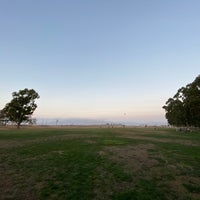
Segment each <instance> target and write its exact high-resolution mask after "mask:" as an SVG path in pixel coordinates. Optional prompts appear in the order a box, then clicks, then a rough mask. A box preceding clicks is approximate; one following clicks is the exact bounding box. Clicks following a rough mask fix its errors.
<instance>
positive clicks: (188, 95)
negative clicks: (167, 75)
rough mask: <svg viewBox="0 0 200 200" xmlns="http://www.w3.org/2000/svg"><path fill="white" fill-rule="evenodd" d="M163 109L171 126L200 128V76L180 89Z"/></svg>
mask: <svg viewBox="0 0 200 200" xmlns="http://www.w3.org/2000/svg"><path fill="white" fill-rule="evenodd" d="M163 108H164V109H165V111H166V115H165V116H166V118H167V120H168V123H169V124H170V125H173V126H194V127H200V75H199V76H197V77H196V79H195V80H194V81H193V82H192V83H190V84H188V85H186V87H182V88H180V89H179V90H178V91H177V93H176V94H175V95H174V97H173V98H169V99H168V100H167V102H166V103H165V105H164V106H163Z"/></svg>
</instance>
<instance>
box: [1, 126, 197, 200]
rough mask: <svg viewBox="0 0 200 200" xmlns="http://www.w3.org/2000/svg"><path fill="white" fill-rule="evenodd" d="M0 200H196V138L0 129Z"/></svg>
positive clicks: (166, 133) (138, 131)
mask: <svg viewBox="0 0 200 200" xmlns="http://www.w3.org/2000/svg"><path fill="white" fill-rule="evenodd" d="M0 199H15V200H24V199H48V200H49V199H56V200H62V199H70V200H77V199H80V200H90V199H97V200H103V199H105V200H109V199H114V200H131V199H136V200H149V199H152V200H158V199H169V200H171V199H181V200H189V199H200V132H192V133H183V132H176V131H175V130H173V129H164V128H163V129H161V128H156V129H155V128H128V127H126V128H101V127H96V128H94V127H93V128H92V127H91V128H86V127H85V128H78V127H77V128H64V127H63V128H55V127H52V128H22V129H20V130H17V129H13V128H12V129H8V128H7V129H3V128H0Z"/></svg>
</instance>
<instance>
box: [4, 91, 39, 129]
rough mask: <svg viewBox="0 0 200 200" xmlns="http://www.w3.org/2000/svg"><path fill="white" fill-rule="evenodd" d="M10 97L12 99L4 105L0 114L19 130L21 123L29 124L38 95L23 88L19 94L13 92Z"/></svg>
mask: <svg viewBox="0 0 200 200" xmlns="http://www.w3.org/2000/svg"><path fill="white" fill-rule="evenodd" d="M12 96H13V99H12V100H11V101H10V102H9V103H7V104H6V106H5V108H4V109H3V111H2V112H3V114H4V116H6V117H7V118H8V119H9V121H11V122H14V123H16V124H17V127H18V128H19V127H20V125H21V123H22V122H31V115H32V114H33V112H34V111H35V109H36V108H37V104H36V103H35V100H36V99H38V98H39V95H38V93H37V92H36V91H35V90H34V89H27V88H25V89H24V90H19V92H13V93H12Z"/></svg>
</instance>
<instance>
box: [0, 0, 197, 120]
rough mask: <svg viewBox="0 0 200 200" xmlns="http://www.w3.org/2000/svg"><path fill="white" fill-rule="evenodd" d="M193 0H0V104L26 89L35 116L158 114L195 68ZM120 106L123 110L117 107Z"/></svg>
mask: <svg viewBox="0 0 200 200" xmlns="http://www.w3.org/2000/svg"><path fill="white" fill-rule="evenodd" d="M199 10H200V1H198V0H187V1H186V0H173V1H172V0H151V1H150V0H137V1H136V0H123V1H122V0H121V1H119V0H56V1H55V0H54V1H53V0H42V1H41V0H17V1H15V0H0V73H1V85H0V108H2V107H4V105H5V104H6V103H7V102H8V101H10V99H11V93H12V92H13V91H18V90H19V89H24V88H26V87H28V88H34V89H35V90H36V91H37V92H38V93H39V94H40V96H41V98H40V100H38V109H37V111H36V112H35V117H53V118H54V117H62V118H71V117H79V118H92V119H106V120H113V121H117V120H120V121H141V122H142V121H165V120H164V110H163V109H162V106H163V105H164V103H165V102H166V100H167V99H168V98H169V97H171V96H172V95H174V94H175V92H176V91H177V89H178V88H180V87H181V86H184V85H186V84H187V83H190V82H192V81H193V80H194V78H195V77H196V76H197V75H198V74H199V71H200V56H199V55H200V12H199ZM124 113H126V114H124Z"/></svg>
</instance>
